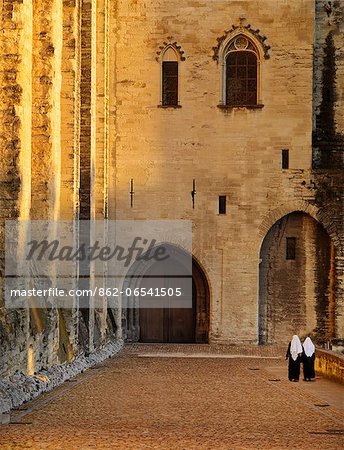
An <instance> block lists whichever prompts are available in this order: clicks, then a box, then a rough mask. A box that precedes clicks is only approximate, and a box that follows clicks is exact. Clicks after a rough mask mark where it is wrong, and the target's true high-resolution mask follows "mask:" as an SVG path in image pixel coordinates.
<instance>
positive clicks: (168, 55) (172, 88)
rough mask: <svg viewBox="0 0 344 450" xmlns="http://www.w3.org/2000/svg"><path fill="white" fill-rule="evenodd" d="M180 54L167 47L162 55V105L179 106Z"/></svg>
mask: <svg viewBox="0 0 344 450" xmlns="http://www.w3.org/2000/svg"><path fill="white" fill-rule="evenodd" d="M178 62H179V61H178V55H177V53H176V51H175V50H174V48H172V47H170V46H169V47H167V48H166V49H165V51H164V53H163V55H162V106H178V75H179V73H178V72H179V71H178Z"/></svg>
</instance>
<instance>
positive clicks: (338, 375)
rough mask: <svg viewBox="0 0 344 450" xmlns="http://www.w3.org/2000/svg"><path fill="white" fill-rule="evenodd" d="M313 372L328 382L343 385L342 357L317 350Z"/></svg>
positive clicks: (343, 365) (343, 360)
mask: <svg viewBox="0 0 344 450" xmlns="http://www.w3.org/2000/svg"><path fill="white" fill-rule="evenodd" d="M315 370H316V372H317V373H319V374H320V375H322V376H324V377H326V378H328V379H330V380H333V381H338V382H339V383H343V384H344V355H341V354H340V353H335V352H331V351H328V350H318V349H317V351H316V358H315Z"/></svg>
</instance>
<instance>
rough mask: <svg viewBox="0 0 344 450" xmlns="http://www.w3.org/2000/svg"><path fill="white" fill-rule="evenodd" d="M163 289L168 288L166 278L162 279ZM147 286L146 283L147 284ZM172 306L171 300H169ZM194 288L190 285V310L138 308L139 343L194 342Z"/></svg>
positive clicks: (193, 285)
mask: <svg viewBox="0 0 344 450" xmlns="http://www.w3.org/2000/svg"><path fill="white" fill-rule="evenodd" d="M162 280H163V282H164V287H166V289H167V288H168V287H170V283H169V279H168V277H166V278H162ZM147 285H148V283H147ZM169 303H170V304H171V305H172V304H174V306H175V303H174V302H173V298H170V299H169ZM195 305H196V288H195V284H194V283H192V307H190V308H176V307H173V308H172V307H166V308H140V310H139V317H140V341H141V342H162V343H192V342H195V327H196V323H195V309H196V308H195Z"/></svg>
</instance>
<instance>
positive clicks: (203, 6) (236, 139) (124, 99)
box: [109, 0, 343, 342]
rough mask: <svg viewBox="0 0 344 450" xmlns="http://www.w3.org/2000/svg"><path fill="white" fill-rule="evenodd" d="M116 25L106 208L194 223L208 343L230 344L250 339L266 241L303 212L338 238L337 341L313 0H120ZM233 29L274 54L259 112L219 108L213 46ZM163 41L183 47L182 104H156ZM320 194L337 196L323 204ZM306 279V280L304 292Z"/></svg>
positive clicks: (335, 220)
mask: <svg viewBox="0 0 344 450" xmlns="http://www.w3.org/2000/svg"><path fill="white" fill-rule="evenodd" d="M115 18H116V19H115V20H117V21H118V22H119V25H118V32H117V36H116V58H117V66H116V67H117V70H116V78H117V80H116V81H117V83H116V124H115V128H111V126H110V133H112V130H113V133H115V134H116V136H117V140H116V178H115V179H112V180H109V181H110V185H111V191H112V192H116V201H115V204H109V209H110V211H111V210H112V209H113V208H116V217H117V218H120V219H162V220H163V219H188V220H192V222H193V253H194V256H195V258H196V259H197V261H199V262H200V264H201V265H202V267H203V268H204V270H205V272H206V276H207V278H208V281H209V284H210V291H211V305H210V309H211V314H210V316H211V332H210V338H211V340H223V341H230V342H247V341H249V342H257V339H258V327H257V323H258V297H259V289H258V285H259V252H260V248H261V244H262V242H263V239H264V237H265V235H266V234H267V233H268V231H269V229H270V228H271V227H272V226H273V225H274V223H275V222H276V221H278V220H279V219H281V217H283V216H284V215H286V214H288V213H291V212H293V211H303V212H306V213H308V214H310V215H311V216H312V217H313V218H315V219H317V220H319V222H320V223H321V224H322V225H323V226H324V228H325V229H326V230H327V232H328V233H329V235H330V237H331V239H332V240H333V243H334V252H335V269H334V271H335V272H336V277H335V280H336V281H335V282H334V284H335V286H334V287H333V289H334V291H335V294H334V295H335V298H336V299H335V301H336V311H337V313H336V325H335V326H336V333H338V335H339V336H342V332H343V292H342V286H343V284H342V283H343V272H342V266H341V264H342V255H343V241H341V242H340V239H342V219H341V203H340V202H341V201H342V188H341V186H342V177H341V175H340V174H339V175H336V174H335V173H334V172H335V170H334V171H333V174H332V175H329V177H328V178H327V179H326V181H324V180H325V179H324V177H323V175H322V174H319V175H318V173H316V172H314V171H313V170H312V118H313V109H312V100H313V94H312V89H313V43H314V20H315V17H314V3H313V1H308V0H304V1H299V0H297V1H293V0H281V1H277V2H274V9H273V11H271V1H269V0H267V1H259V2H257V1H240V2H227V1H221V0H219V1H216V2H203V1H199V2H194V1H191V0H190V1H185V2H183V4H181V3H180V2H177V1H173V0H172V1H165V0H161V1H146V2H144V3H143V2H136V1H132V2H127V1H120V2H118V8H117V13H116V16H115ZM233 25H234V26H235V27H238V26H240V25H241V26H242V28H241V29H242V31H243V32H244V33H245V31H247V29H248V25H250V27H249V29H254V30H259V31H257V32H256V34H259V35H261V36H265V37H266V39H265V40H264V41H263V44H262V54H264V52H265V51H266V47H265V46H270V49H269V50H267V52H268V54H269V56H270V58H268V59H266V58H265V57H264V56H262V57H261V69H262V73H261V98H262V103H263V104H264V107H262V108H258V109H247V108H232V109H226V108H219V107H218V104H219V102H220V84H221V83H220V80H221V68H220V66H221V65H220V64H218V63H217V61H216V55H215V54H214V47H215V48H216V47H218V45H219V42H221V39H222V38H223V36H226V35H230V30H231V29H233V28H232V26H233ZM245 27H247V28H245ZM236 30H237V29H236ZM228 33H229V34H228ZM169 43H172V44H173V43H176V44H174V45H175V46H176V48H178V49H179V50H178V51H179V52H183V53H182V55H183V58H180V62H179V82H180V83H179V94H180V95H179V96H180V104H179V107H178V108H161V107H159V106H161V51H162V49H163V48H164V46H166V45H168V44H169ZM184 59H185V60H184ZM282 149H289V154H290V168H289V169H288V170H282V169H281V151H282ZM131 178H133V179H134V186H135V196H134V205H133V208H130V196H129V190H130V189H129V186H130V184H129V183H130V179H131ZM193 179H195V181H196V191H197V193H196V201H195V208H194V209H193V207H192V199H191V195H190V192H191V190H192V181H193ZM322 180H323V181H324V183H325V184H322ZM327 183H329V184H327ZM330 186H331V187H330ZM328 188H329V190H330V191H331V190H334V191H335V192H336V194H334V195H336V196H337V195H338V197H335V198H333V199H332V200H329V199H328V195H332V194H333V193H328V192H326V190H327V189H328ZM219 195H227V214H226V215H219V214H218V196H219ZM322 196H325V197H326V199H327V200H326V201H325V202H323V203H321V201H319V199H320V198H321V197H322ZM336 198H338V199H339V200H336ZM313 283H314V280H313V279H312V280H307V282H306V285H305V286H304V290H305V292H309V291H312V290H313V289H314V285H313ZM277 320H278V319H277ZM283 340H287V336H283Z"/></svg>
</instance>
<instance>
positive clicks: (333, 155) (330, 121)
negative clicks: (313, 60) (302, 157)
mask: <svg viewBox="0 0 344 450" xmlns="http://www.w3.org/2000/svg"><path fill="white" fill-rule="evenodd" d="M336 78H337V76H336V48H335V45H334V40H333V34H332V32H329V34H328V35H327V37H326V41H325V48H324V60H323V71H322V96H321V98H322V101H321V105H320V112H319V114H318V115H317V116H316V125H315V127H316V128H315V130H314V132H313V168H314V169H340V168H344V158H343V154H344V135H343V134H341V133H337V132H336V122H335V102H336V101H337V94H336Z"/></svg>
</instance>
